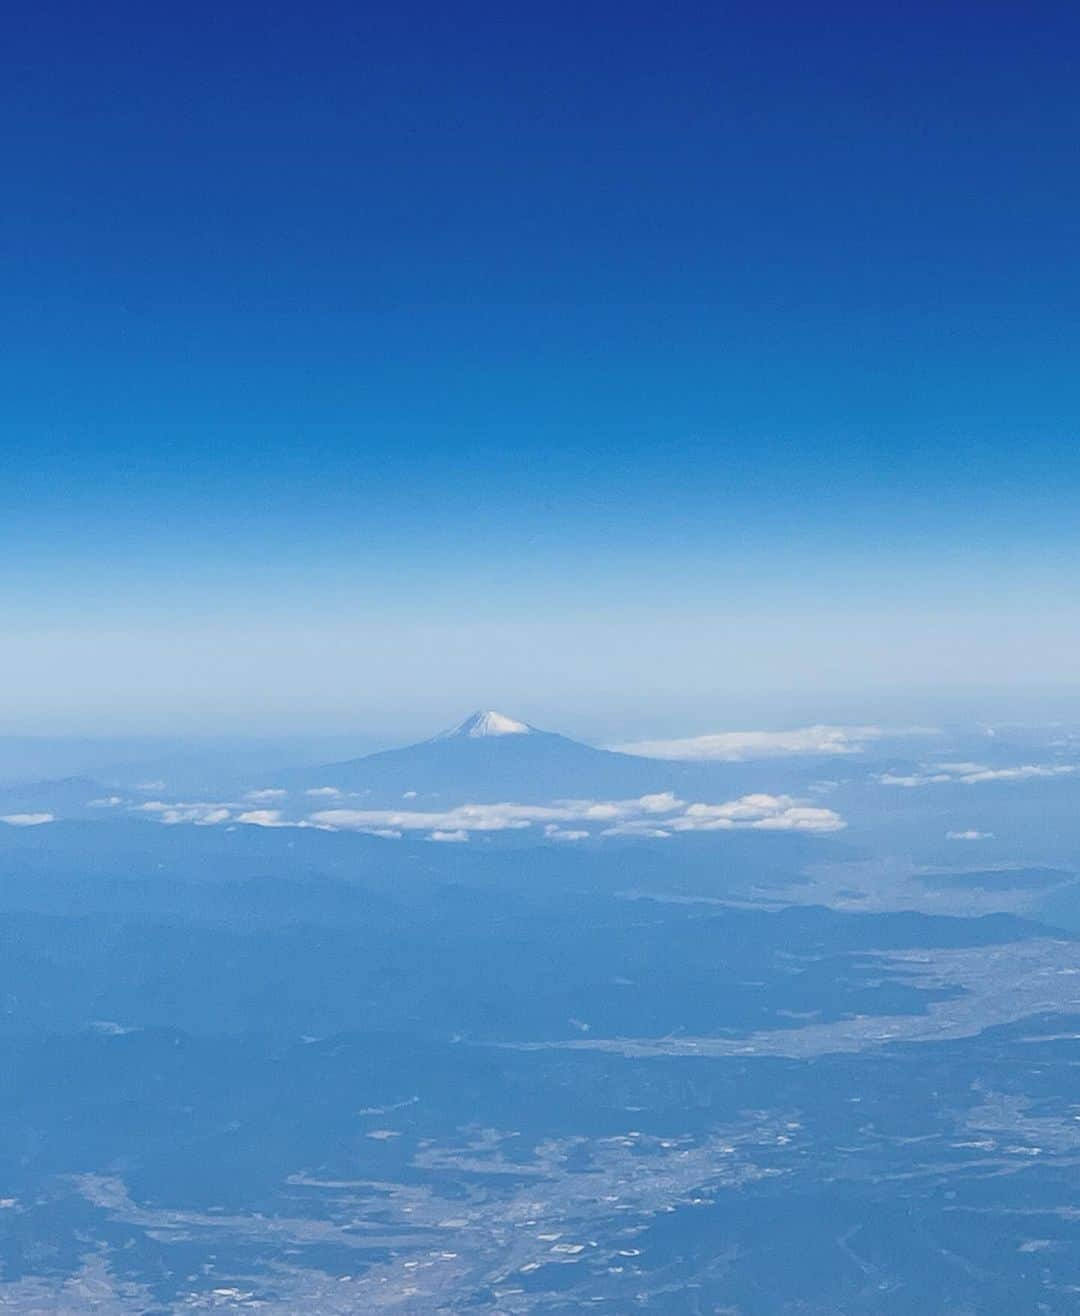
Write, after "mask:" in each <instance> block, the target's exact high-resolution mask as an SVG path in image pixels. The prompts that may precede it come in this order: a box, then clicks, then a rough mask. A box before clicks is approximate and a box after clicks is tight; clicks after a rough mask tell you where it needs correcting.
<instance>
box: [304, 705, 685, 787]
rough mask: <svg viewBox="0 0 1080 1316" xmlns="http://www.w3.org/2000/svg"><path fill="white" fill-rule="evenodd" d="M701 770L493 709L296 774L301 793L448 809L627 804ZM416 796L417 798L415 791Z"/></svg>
mask: <svg viewBox="0 0 1080 1316" xmlns="http://www.w3.org/2000/svg"><path fill="white" fill-rule="evenodd" d="M702 776H703V774H702V771H701V768H700V767H699V765H696V764H685V763H672V762H660V761H658V760H653V759H644V758H636V757H634V756H632V755H630V754H619V753H615V752H613V751H611V750H606V749H594V748H593V747H592V746H591V745H583V744H581V743H580V742H579V741H576V740H570V739H569V738H568V737H566V736H560V735H558V734H556V733H555V732H551V731H541V730H538V729H537V728H536V727H532V726H529V725H528V724H527V723H525V722H519V721H517V720H516V719H514V718H509V717H507V716H506V715H505V714H502V713H495V712H492V711H480V712H476V713H473V714H472V715H471V716H470V717H468V718H466V719H465V721H464V722H462V723H460V724H459V725H458V726H456V727H454V728H452V729H451V730H450V731H445V732H442V733H441V734H440V735H437V736H434V737H433V738H432V739H430V740H425V741H422V742H421V743H420V744H417V745H408V746H405V747H404V748H402V749H390V750H384V751H382V752H381V753H378V754H368V755H366V756H365V757H363V758H358V759H350V760H348V761H346V762H343V763H331V764H327V765H326V766H325V767H321V768H317V769H306V770H304V771H303V772H302V773H297V774H293V775H292V776H291V779H290V780H289V781H287V782H286V783H285V784H286V785H288V786H290V787H292V788H294V789H307V790H316V791H318V790H325V791H326V792H327V793H329V791H330V790H331V789H336V790H338V791H341V792H342V793H343V794H355V793H363V794H364V795H365V797H368V798H370V799H371V800H372V801H373V802H374V801H379V802H384V801H385V802H388V803H393V804H400V803H401V801H402V799H403V797H405V796H407V795H408V796H409V798H415V799H416V800H417V801H425V800H427V801H432V800H438V801H439V802H441V803H457V802H466V801H471V802H476V803H484V802H492V801H502V800H517V801H521V802H532V801H546V800H552V799H565V798H593V799H596V798H605V799H620V798H625V797H631V796H638V795H642V794H645V793H647V792H649V791H656V790H668V789H677V788H679V786H680V785H689V784H691V783H693V782H696V781H700V780H701V779H702ZM413 792H415V797H413V795H412V793H413Z"/></svg>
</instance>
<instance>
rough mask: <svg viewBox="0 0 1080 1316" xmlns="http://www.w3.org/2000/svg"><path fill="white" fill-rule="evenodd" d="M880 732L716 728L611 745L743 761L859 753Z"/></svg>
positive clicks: (650, 754)
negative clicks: (676, 737) (711, 731)
mask: <svg viewBox="0 0 1080 1316" xmlns="http://www.w3.org/2000/svg"><path fill="white" fill-rule="evenodd" d="M883 734H884V733H883V731H882V729H881V728H880V727H835V726H824V725H819V726H812V727H796V728H795V729H793V730H791V731H719V732H716V733H714V734H712V735H705V736H689V737H686V738H685V739H682V740H639V741H635V742H633V743H632V744H628V745H615V746H613V748H614V749H617V750H619V751H620V752H621V753H623V754H635V755H639V756H640V757H642V758H652V759H695V760H704V759H709V760H717V761H720V762H726V763H742V762H745V761H746V760H748V759H763V758H786V757H793V756H798V755H837V754H858V753H860V752H861V751H862V750H863V748H864V747H865V745H866V743H867V742H868V741H871V740H879V739H880V738H881V736H882V735H883Z"/></svg>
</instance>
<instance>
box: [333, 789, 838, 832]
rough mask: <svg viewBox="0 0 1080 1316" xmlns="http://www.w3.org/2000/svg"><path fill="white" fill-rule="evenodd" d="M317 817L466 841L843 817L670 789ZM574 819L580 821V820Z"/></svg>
mask: <svg viewBox="0 0 1080 1316" xmlns="http://www.w3.org/2000/svg"><path fill="white" fill-rule="evenodd" d="M312 821H313V822H315V823H317V824H320V825H322V826H326V827H334V828H339V829H342V830H346V831H359V832H370V833H375V834H376V835H381V836H386V835H395V834H400V835H404V834H405V833H409V832H427V833H428V834H429V836H431V838H432V839H433V840H444V841H445V840H455V841H457V840H461V839H463V838H464V837H467V836H471V835H472V834H473V833H483V832H502V831H508V830H513V831H517V830H522V829H525V828H529V827H534V826H541V827H543V829H544V834H545V836H547V837H549V838H550V839H552V840H559V841H579V840H584V839H585V838H586V837H587V836H589V835H590V834H592V831H593V830H595V831H596V832H598V833H599V834H600V835H602V836H638V837H647V836H656V837H666V836H672V835H675V834H676V833H680V832H715V831H730V830H733V829H736V828H752V829H755V830H759V831H802V832H835V831H839V830H840V829H841V828H842V827H844V825H845V824H844V820H843V819H842V818H841V817H840V815H839V814H838V813H836V812H835V811H834V810H832V809H822V808H817V807H815V806H812V805H808V804H805V803H803V802H802V801H800V800H796V799H793V798H792V797H790V796H787V795H744V796H742V797H741V798H740V799H737V800H729V801H727V802H725V803H722V804H701V803H697V804H689V803H687V802H686V801H685V800H680V799H678V798H677V797H676V796H674V795H672V794H671V793H670V792H665V793H663V794H659V795H643V796H641V797H640V798H638V799H633V800H559V801H556V802H555V803H553V804H549V805H537V804H514V803H502V804H465V805H461V806H459V807H457V808H453V809H445V810H441V811H431V810H419V809H324V810H322V811H320V812H319V813H315V814H313V815H312ZM574 824H577V825H576V826H575V825H574Z"/></svg>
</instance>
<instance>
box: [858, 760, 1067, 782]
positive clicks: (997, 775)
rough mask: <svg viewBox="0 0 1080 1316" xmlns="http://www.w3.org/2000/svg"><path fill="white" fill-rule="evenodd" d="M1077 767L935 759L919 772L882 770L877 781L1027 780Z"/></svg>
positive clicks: (1065, 772) (1064, 773) (1058, 775)
mask: <svg viewBox="0 0 1080 1316" xmlns="http://www.w3.org/2000/svg"><path fill="white" fill-rule="evenodd" d="M1075 771H1076V768H1075V766H1074V765H1072V764H1067V763H1059V764H1050V765H1045V764H1035V763H1025V764H1023V765H1022V766H1020V767H1017V768H989V767H986V766H985V765H984V764H982V763H935V764H934V765H933V766H932V767H927V768H923V769H921V770H920V771H918V772H913V773H910V774H908V775H900V774H897V773H892V772H883V773H882V774H881V775H880V776H879V777H878V781H880V782H881V784H882V785H883V786H906V787H909V788H910V787H917V786H940V785H947V784H951V783H961V784H963V785H966V786H976V785H978V784H979V783H980V782H984V781H1029V780H1031V779H1033V778H1038V777H1064V776H1068V775H1069V774H1070V773H1073V772H1075Z"/></svg>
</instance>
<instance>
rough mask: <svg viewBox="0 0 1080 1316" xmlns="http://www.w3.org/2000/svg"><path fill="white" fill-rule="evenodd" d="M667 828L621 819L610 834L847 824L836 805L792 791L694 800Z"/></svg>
mask: <svg viewBox="0 0 1080 1316" xmlns="http://www.w3.org/2000/svg"><path fill="white" fill-rule="evenodd" d="M662 826H663V831H658V830H657V829H656V824H655V822H653V821H651V820H648V821H646V820H636V819H630V820H629V821H626V822H622V823H619V824H618V825H617V826H615V827H612V828H609V829H608V831H607V833H606V834H607V835H618V836H633V835H638V836H658V835H664V834H670V833H673V832H718V831H730V830H733V829H735V828H752V829H755V830H758V831H773V832H779V831H800V832H838V831H840V830H841V829H842V828H843V827H845V826H846V823H845V822H844V820H843V818H841V817H840V815H839V814H838V813H836V812H835V810H833V809H821V808H816V807H813V806H811V805H806V804H802V803H801V802H800V801H798V800H795V799H793V798H792V797H791V796H790V795H744V796H742V798H741V799H737V800H729V801H727V803H725V804H691V805H689V806H688V807H687V808H686V809H685V810H684V811H683V812H682V813H680V814H678V815H676V816H675V817H672V818H665V819H664V821H663V824H662Z"/></svg>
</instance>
